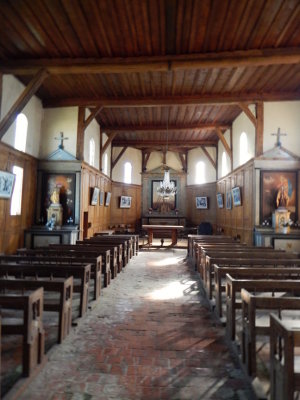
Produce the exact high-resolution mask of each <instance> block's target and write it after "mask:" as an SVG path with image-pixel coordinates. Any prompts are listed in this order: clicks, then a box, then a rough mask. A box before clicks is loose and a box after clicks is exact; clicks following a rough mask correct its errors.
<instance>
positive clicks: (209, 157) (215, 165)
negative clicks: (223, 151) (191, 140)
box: [200, 146, 218, 169]
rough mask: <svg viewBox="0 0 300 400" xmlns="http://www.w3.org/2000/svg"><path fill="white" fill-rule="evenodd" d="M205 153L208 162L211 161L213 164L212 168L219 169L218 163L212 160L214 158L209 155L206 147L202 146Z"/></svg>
mask: <svg viewBox="0 0 300 400" xmlns="http://www.w3.org/2000/svg"><path fill="white" fill-rule="evenodd" d="M200 147H201V149H202V151H203V153H204V154H205V155H206V157H207V158H208V160H209V161H210V163H211V164H212V166H213V167H214V168H215V169H217V163H216V162H215V160H214V159H213V158H212V156H211V155H210V154H209V152H208V151H207V149H206V148H205V146H200ZM217 151H218V150H217Z"/></svg>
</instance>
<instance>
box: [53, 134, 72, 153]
mask: <svg viewBox="0 0 300 400" xmlns="http://www.w3.org/2000/svg"><path fill="white" fill-rule="evenodd" d="M54 139H55V140H60V145H59V146H58V148H59V149H63V148H64V140H68V139H69V138H67V137H64V133H63V132H60V137H56V138H54Z"/></svg>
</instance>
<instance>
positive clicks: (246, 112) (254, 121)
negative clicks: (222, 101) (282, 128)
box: [238, 103, 257, 128]
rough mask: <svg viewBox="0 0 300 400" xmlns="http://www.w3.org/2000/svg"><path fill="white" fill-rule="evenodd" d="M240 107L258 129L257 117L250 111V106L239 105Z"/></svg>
mask: <svg viewBox="0 0 300 400" xmlns="http://www.w3.org/2000/svg"><path fill="white" fill-rule="evenodd" d="M238 106H239V107H240V109H241V110H242V111H243V112H244V113H245V114H246V115H247V117H248V118H249V119H250V121H251V122H252V124H253V125H254V127H255V128H256V123H257V121H256V117H255V115H254V114H253V113H252V111H251V110H250V108H249V107H248V104H243V103H238Z"/></svg>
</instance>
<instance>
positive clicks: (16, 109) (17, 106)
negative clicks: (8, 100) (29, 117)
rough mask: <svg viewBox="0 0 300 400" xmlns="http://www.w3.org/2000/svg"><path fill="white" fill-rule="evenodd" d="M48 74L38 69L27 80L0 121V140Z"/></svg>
mask: <svg viewBox="0 0 300 400" xmlns="http://www.w3.org/2000/svg"><path fill="white" fill-rule="evenodd" d="M48 76H49V72H48V71H47V70H45V69H42V70H40V71H38V73H37V74H36V75H35V77H34V78H33V79H32V80H31V81H30V82H29V84H28V85H27V87H26V88H25V89H24V90H23V92H22V93H21V95H20V96H19V98H18V99H17V100H16V101H15V103H14V104H13V105H12V107H11V108H10V110H9V111H8V112H7V114H6V115H5V117H4V118H3V119H2V120H1V122H0V140H1V139H2V137H3V136H4V134H5V133H6V131H7V130H8V128H9V127H10V126H11V124H12V123H13V122H14V120H15V119H16V117H17V115H18V114H19V113H20V112H21V111H22V110H23V108H24V107H25V106H26V104H27V103H28V101H29V100H30V99H31V97H32V96H33V95H34V94H35V93H36V91H37V90H38V89H39V88H40V86H41V85H42V83H43V82H44V80H45V79H46V78H47V77H48Z"/></svg>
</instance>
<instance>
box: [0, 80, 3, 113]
mask: <svg viewBox="0 0 300 400" xmlns="http://www.w3.org/2000/svg"><path fill="white" fill-rule="evenodd" d="M2 77H3V75H2V74H0V118H1V106H2V89H3V83H2Z"/></svg>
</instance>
